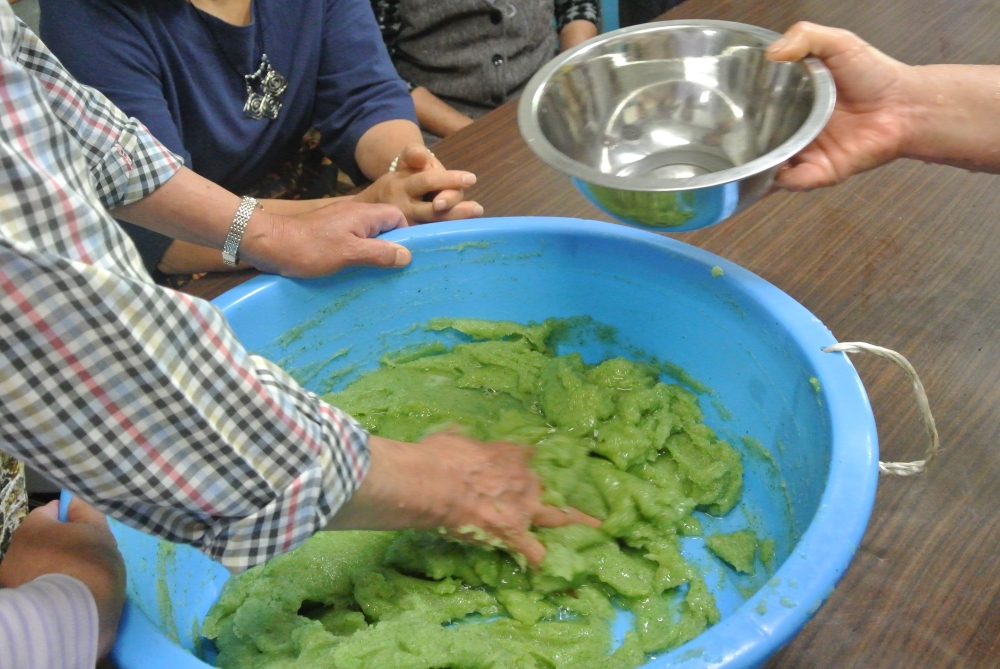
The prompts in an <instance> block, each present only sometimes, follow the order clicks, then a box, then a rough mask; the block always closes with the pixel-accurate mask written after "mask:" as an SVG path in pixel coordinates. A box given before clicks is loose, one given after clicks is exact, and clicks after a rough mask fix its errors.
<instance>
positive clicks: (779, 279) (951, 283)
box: [190, 0, 1000, 669]
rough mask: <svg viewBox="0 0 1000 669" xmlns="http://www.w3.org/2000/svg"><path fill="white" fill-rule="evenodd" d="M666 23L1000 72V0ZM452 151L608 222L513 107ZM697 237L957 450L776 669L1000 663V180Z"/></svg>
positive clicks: (930, 178) (886, 509)
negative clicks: (761, 280)
mask: <svg viewBox="0 0 1000 669" xmlns="http://www.w3.org/2000/svg"><path fill="white" fill-rule="evenodd" d="M664 18H713V19H727V20H732V21H742V22H745V23H753V24H757V25H761V26H764V27H767V28H771V29H774V30H778V31H781V30H784V29H785V28H787V27H788V26H789V25H791V24H792V23H794V22H795V21H797V20H800V19H808V20H812V21H816V22H820V23H826V24H829V25H837V26H842V27H845V28H849V29H851V30H854V31H855V32H857V33H859V34H860V35H862V36H863V37H865V38H866V39H867V40H868V41H870V42H872V43H873V44H875V45H876V46H878V47H880V48H881V49H883V50H884V51H886V52H887V53H889V54H891V55H893V56H895V57H897V58H899V59H901V60H904V61H906V62H909V63H915V64H916V63H931V62H962V63H1000V47H998V45H1000V2H996V1H995V0H687V2H686V3H685V4H683V5H681V6H679V7H677V8H676V9H674V10H672V11H671V12H669V13H668V14H667V15H665V17H664ZM997 122H1000V119H998V121H997ZM435 152H436V153H437V154H438V155H439V156H440V157H441V158H442V160H443V161H444V162H445V164H447V165H449V166H450V167H455V168H461V169H468V170H471V171H473V172H475V173H477V174H478V175H479V184H480V185H477V186H476V187H475V188H474V189H473V190H472V191H471V192H470V193H469V195H470V197H473V198H475V199H477V200H478V201H479V202H481V203H482V204H483V206H484V207H485V208H486V211H487V213H488V214H490V215H495V216H501V215H503V216H510V215H514V216H516V215H557V216H579V217H584V218H597V219H602V218H605V217H604V216H602V215H601V214H600V212H598V211H597V210H596V209H594V208H593V207H592V206H591V205H590V204H588V203H587V202H586V201H585V200H584V199H583V198H582V197H581V196H580V195H578V194H577V193H576V191H575V190H573V188H572V187H571V186H570V184H569V182H568V180H567V179H566V178H564V177H562V176H561V175H558V174H556V173H555V172H553V171H552V170H550V169H549V168H547V167H545V166H544V165H542V164H541V163H540V162H539V161H538V160H536V159H535V158H534V157H533V155H532V154H531V153H530V152H529V151H528V149H527V147H526V146H525V145H524V143H523V142H522V141H521V140H520V138H519V135H518V133H517V128H516V123H515V106H514V105H513V104H509V105H506V106H505V107H502V108H500V109H498V110H496V111H495V112H493V113H491V114H490V115H488V116H486V117H484V118H483V119H481V120H479V121H477V122H476V123H474V124H473V125H472V126H470V127H469V128H468V129H466V130H465V131H463V132H462V133H460V134H459V135H457V136H455V137H452V138H450V139H448V140H446V141H444V142H441V143H440V144H439V145H437V146H435ZM678 237H679V238H680V239H682V240H683V241H685V242H687V243H689V244H694V245H696V246H700V247H702V248H705V249H707V250H709V251H712V252H714V253H717V254H719V255H722V256H724V257H726V258H728V259H730V260H732V261H734V262H737V263H739V264H740V265H742V266H744V267H746V268H748V269H750V270H752V271H753V272H756V273H757V274H759V275H761V276H763V277H765V278H766V279H768V280H769V281H771V282H772V283H774V284H776V285H777V286H779V287H781V288H782V289H783V290H785V291H786V292H787V293H789V294H790V295H791V296H792V297H794V298H795V299H797V300H798V301H800V302H801V303H802V304H804V305H805V306H806V307H807V308H808V309H809V310H810V311H812V312H813V313H814V314H815V315H816V316H818V317H819V318H820V319H821V320H822V321H823V322H824V323H825V324H826V325H827V326H828V327H829V328H830V329H831V330H833V332H834V334H835V335H836V336H837V338H838V339H840V340H841V341H854V340H860V341H867V342H872V343H876V344H880V345H882V346H887V347H889V348H893V349H896V350H897V351H900V352H901V353H903V354H904V355H905V356H907V357H908V358H909V359H910V361H911V362H912V363H913V364H914V366H915V367H916V368H917V370H918V371H919V372H920V374H921V376H922V378H923V381H924V384H925V385H926V387H927V392H928V394H929V396H930V400H931V407H932V409H933V410H934V412H935V415H936V417H937V425H938V429H939V430H940V434H941V441H942V444H943V446H944V449H945V450H944V452H943V454H942V456H941V458H940V459H939V460H938V461H937V462H936V463H935V466H934V467H932V469H931V470H930V471H929V472H927V473H926V474H924V475H922V476H919V477H916V478H911V479H895V478H883V479H882V480H881V481H880V486H879V492H878V498H877V500H876V503H875V510H874V513H873V514H872V518H871V522H870V524H869V527H868V532H867V534H866V535H865V538H864V542H863V543H862V545H861V548H860V550H859V551H858V553H857V555H856V557H855V558H854V562H853V563H852V565H851V567H850V569H849V570H848V572H847V574H846V575H845V576H844V578H843V580H842V581H841V583H840V585H839V586H838V587H837V589H836V591H835V592H834V593H833V595H832V596H831V598H830V600H829V601H828V602H827V604H826V605H825V606H824V607H823V608H822V609H821V610H820V611H819V612H818V613H817V614H816V616H815V618H814V619H813V620H812V621H811V622H810V623H809V624H808V625H807V626H806V627H805V629H804V630H803V631H802V633H801V634H799V636H798V637H797V638H796V639H795V640H794V641H792V643H791V644H789V646H788V647H787V648H785V649H784V650H783V651H781V652H780V653H779V654H778V655H777V656H776V657H775V658H774V659H773V660H772V661H771V663H770V664H769V666H772V667H795V668H801V667H829V668H831V669H833V668H836V669H842V668H845V667H863V668H865V669H875V668H877V667H885V668H904V669H915V668H923V667H997V666H1000V296H998V293H1000V177H995V176H988V175H977V174H970V173H967V172H964V171H961V170H957V169H953V168H948V167H939V166H931V165H923V164H920V163H916V162H912V161H898V162H896V163H894V164H892V165H890V166H887V167H883V168H881V169H878V170H876V171H874V172H871V173H868V174H864V175H860V176H857V177H854V178H853V179H851V180H850V181H849V182H848V183H846V184H843V185H841V186H837V187H835V188H829V189H825V190H822V191H814V192H811V193H805V194H802V193H799V194H789V193H779V194H776V195H772V196H770V197H768V198H766V199H765V200H764V201H762V202H759V203H758V204H756V205H755V206H753V207H751V208H750V209H749V210H747V211H746V212H744V213H742V214H741V215H739V216H737V217H735V218H733V219H731V220H729V221H727V222H725V223H723V224H721V225H718V226H715V227H713V228H710V229H708V230H703V231H700V232H696V233H689V234H686V235H679V236H678ZM245 278H246V275H242V276H231V277H224V278H217V277H209V278H207V279H203V280H201V281H198V282H195V283H193V284H191V286H190V292H192V293H195V294H199V295H202V296H207V297H212V296H214V295H217V294H219V293H220V292H222V290H224V289H226V288H228V287H231V286H232V285H235V283H238V282H240V281H242V280H245ZM854 362H855V365H856V366H857V367H858V369H859V371H860V373H861V376H862V378H863V379H864V382H865V385H866V387H867V389H868V394H869V396H870V398H871V401H872V405H873V407H874V410H875V416H876V420H877V422H878V425H879V431H880V439H881V444H882V459H884V460H914V459H918V458H919V457H922V452H923V449H924V447H925V444H926V437H925V435H924V433H923V430H922V427H921V424H920V420H919V417H918V415H917V412H916V409H915V405H914V402H913V397H912V392H911V390H910V389H909V388H908V386H907V383H906V380H905V378H904V377H903V376H902V374H901V373H900V372H899V371H898V370H896V369H895V368H892V367H890V366H889V365H888V364H887V363H884V362H882V361H877V360H871V359H868V358H866V357H857V356H856V357H855V358H854Z"/></svg>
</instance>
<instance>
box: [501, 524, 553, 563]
mask: <svg viewBox="0 0 1000 669" xmlns="http://www.w3.org/2000/svg"><path fill="white" fill-rule="evenodd" d="M505 543H506V544H507V547H508V548H509V549H510V550H511V551H513V552H515V553H520V554H521V555H523V556H524V557H525V559H526V560H527V561H528V564H529V565H530V566H531V567H532V568H533V569H538V568H539V567H541V566H542V560H544V559H545V546H543V545H542V542H541V541H539V540H538V539H537V538H536V537H535V535H533V534H531V532H519V533H517V534H513V535H511V536H508V537H506V540H505Z"/></svg>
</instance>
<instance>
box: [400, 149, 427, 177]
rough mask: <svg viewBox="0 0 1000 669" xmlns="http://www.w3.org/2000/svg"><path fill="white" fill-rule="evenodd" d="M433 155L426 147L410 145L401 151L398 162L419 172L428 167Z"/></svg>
mask: <svg viewBox="0 0 1000 669" xmlns="http://www.w3.org/2000/svg"><path fill="white" fill-rule="evenodd" d="M433 155H434V154H432V153H431V152H430V150H429V149H428V148H427V147H426V146H421V145H420V144H410V145H408V146H407V147H406V148H405V149H403V153H401V154H400V157H399V161H400V162H401V163H403V164H404V165H405V166H406V167H408V168H409V169H411V170H414V171H417V172H419V171H420V170H423V169H424V168H426V167H427V166H429V165H430V163H431V158H432V157H433Z"/></svg>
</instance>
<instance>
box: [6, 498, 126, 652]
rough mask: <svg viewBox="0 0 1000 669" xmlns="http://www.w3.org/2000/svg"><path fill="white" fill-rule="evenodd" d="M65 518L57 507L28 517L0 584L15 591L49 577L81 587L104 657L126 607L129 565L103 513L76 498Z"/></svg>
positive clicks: (14, 541)
mask: <svg viewBox="0 0 1000 669" xmlns="http://www.w3.org/2000/svg"><path fill="white" fill-rule="evenodd" d="M67 519H68V522H66V523H61V522H59V502H51V503H49V504H48V505H47V506H43V507H41V508H38V509H35V510H34V511H32V512H31V513H29V514H28V517H27V518H25V519H24V522H23V523H21V526H20V527H18V528H17V530H15V531H14V535H13V538H12V539H11V542H10V548H9V549H8V550H7V554H6V555H5V556H4V559H3V562H0V585H2V586H3V587H5V588H16V587H18V586H21V585H24V584H25V583H29V582H31V581H33V580H35V579H36V578H38V577H39V576H43V575H45V574H66V575H67V576H72V577H73V578H76V579H77V580H79V581H80V582H82V583H83V584H84V585H86V586H87V587H88V588H89V589H90V592H91V593H92V594H93V595H94V601H95V602H97V615H98V620H99V624H100V637H99V641H98V657H104V656H105V655H107V653H108V652H109V651H110V650H111V646H112V645H114V641H115V634H117V632H118V620H119V618H121V613H122V606H123V605H124V604H125V563H124V562H123V561H122V557H121V555H120V554H119V553H118V544H117V542H116V541H115V538H114V536H113V535H112V534H111V530H110V529H109V528H108V521H107V520H105V518H104V516H103V515H102V514H101V513H100V512H99V511H97V510H96V509H94V508H93V507H91V506H88V505H87V504H85V503H84V502H82V501H80V500H79V499H76V498H74V499H73V501H72V502H71V503H70V505H69V511H68V513H67Z"/></svg>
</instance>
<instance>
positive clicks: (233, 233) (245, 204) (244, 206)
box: [222, 197, 264, 267]
mask: <svg viewBox="0 0 1000 669" xmlns="http://www.w3.org/2000/svg"><path fill="white" fill-rule="evenodd" d="M257 207H260V208H261V209H263V208H264V207H261V205H260V202H258V201H257V200H256V199H255V198H252V197H244V198H243V199H242V200H240V206H239V209H237V210H236V215H235V216H233V223H232V225H230V226H229V234H228V235H226V243H225V244H223V245H222V262H224V263H226V264H227V265H229V266H230V267H236V263H238V262H239V258H238V257H237V256H238V255H239V251H240V241H242V239H243V233H244V232H245V231H246V229H247V223H249V222H250V215H251V214H253V211H254V209H256V208H257Z"/></svg>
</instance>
